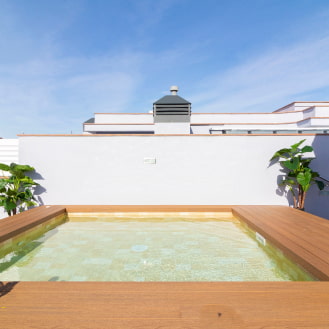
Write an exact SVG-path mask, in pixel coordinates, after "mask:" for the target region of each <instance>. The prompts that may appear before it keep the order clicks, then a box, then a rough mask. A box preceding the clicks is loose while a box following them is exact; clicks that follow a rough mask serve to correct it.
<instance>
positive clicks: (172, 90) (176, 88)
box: [170, 86, 178, 95]
mask: <svg viewBox="0 0 329 329" xmlns="http://www.w3.org/2000/svg"><path fill="white" fill-rule="evenodd" d="M170 92H171V94H172V95H177V92H178V87H177V86H171V87H170Z"/></svg>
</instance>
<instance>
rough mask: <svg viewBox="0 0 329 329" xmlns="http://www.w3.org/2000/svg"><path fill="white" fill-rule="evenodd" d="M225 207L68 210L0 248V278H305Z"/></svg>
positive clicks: (195, 279)
mask: <svg viewBox="0 0 329 329" xmlns="http://www.w3.org/2000/svg"><path fill="white" fill-rule="evenodd" d="M264 243H265V240H262V237H260V238H259V236H258V240H257V239H256V235H255V232H253V231H251V230H250V229H249V228H248V227H247V226H246V225H245V224H244V223H243V222H240V221H239V220H237V219H236V218H234V217H233V216H232V213H230V212H193V213H191V212H179V213H177V212H176V213H170V212H166V213H160V212H157V213H150V212H148V213H144V212H138V213H129V212H126V213H119V212H115V213H106V214H103V213H96V214H95V213H94V214H86V213H84V214H82V213H69V214H68V217H67V218H66V217H65V216H57V217H56V218H54V219H52V220H51V221H47V222H45V223H44V224H40V225H39V227H38V229H35V228H34V229H33V230H30V231H28V232H25V233H23V234H21V235H20V236H19V237H17V238H15V239H14V240H12V241H10V243H7V245H6V248H4V247H3V248H1V250H2V255H0V258H1V260H0V280H3V281H292V280H298V281H308V280H312V277H311V276H310V275H308V274H307V273H306V272H305V271H303V270H302V269H301V268H299V267H298V266H297V265H295V264H293V263H292V262H291V261H290V260H288V259H287V258H286V257H285V256H284V255H283V254H282V253H281V252H280V251H279V250H277V249H276V248H274V247H273V246H271V244H269V243H268V242H266V243H265V245H264Z"/></svg>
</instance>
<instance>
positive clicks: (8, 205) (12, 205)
mask: <svg viewBox="0 0 329 329" xmlns="http://www.w3.org/2000/svg"><path fill="white" fill-rule="evenodd" d="M4 207H5V209H6V211H10V210H13V209H15V208H16V203H15V202H13V201H11V200H5V202H4Z"/></svg>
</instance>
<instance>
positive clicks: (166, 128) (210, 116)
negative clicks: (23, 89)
mask: <svg viewBox="0 0 329 329" xmlns="http://www.w3.org/2000/svg"><path fill="white" fill-rule="evenodd" d="M170 91H171V94H170V95H166V96H164V97H162V98H160V99H159V100H157V101H155V102H154V103H153V111H151V113H95V116H94V118H91V119H89V120H87V121H85V122H84V124H83V132H84V134H182V135H189V134H279V133H294V134H296V133H299V134H303V133H320V134H321V133H328V132H329V102H293V103H291V104H288V105H286V106H284V107H282V108H280V109H277V110H275V111H273V112H267V113H192V112H191V103H190V102H189V101H187V100H185V99H184V98H182V97H180V96H178V95H177V92H178V87H177V86H172V87H171V89H170ZM200 110H202V109H200Z"/></svg>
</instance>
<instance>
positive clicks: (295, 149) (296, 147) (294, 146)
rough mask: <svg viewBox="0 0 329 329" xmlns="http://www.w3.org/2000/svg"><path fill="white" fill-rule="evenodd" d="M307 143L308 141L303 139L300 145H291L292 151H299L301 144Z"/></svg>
mask: <svg viewBox="0 0 329 329" xmlns="http://www.w3.org/2000/svg"><path fill="white" fill-rule="evenodd" d="M305 141H306V139H303V140H301V141H300V142H298V143H296V144H294V145H291V149H292V150H293V151H297V149H298V146H299V145H301V144H303V143H304V142H305Z"/></svg>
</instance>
